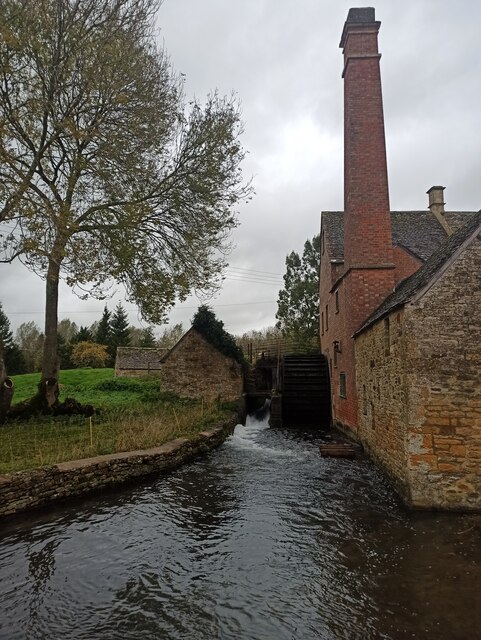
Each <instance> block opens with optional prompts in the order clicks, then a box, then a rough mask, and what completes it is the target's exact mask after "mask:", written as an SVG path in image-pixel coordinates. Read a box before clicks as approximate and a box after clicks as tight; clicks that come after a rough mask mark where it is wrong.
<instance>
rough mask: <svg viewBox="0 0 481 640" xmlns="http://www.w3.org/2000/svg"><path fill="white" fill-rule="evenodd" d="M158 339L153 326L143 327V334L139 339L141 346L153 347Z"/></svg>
mask: <svg viewBox="0 0 481 640" xmlns="http://www.w3.org/2000/svg"><path fill="white" fill-rule="evenodd" d="M155 345H156V341H155V336H154V329H153V328H152V327H147V328H146V329H142V336H141V338H140V341H139V347H144V348H149V349H152V348H153V347H155Z"/></svg>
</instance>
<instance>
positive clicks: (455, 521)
mask: <svg viewBox="0 0 481 640" xmlns="http://www.w3.org/2000/svg"><path fill="white" fill-rule="evenodd" d="M319 442H320V439H319V437H318V436H315V435H313V434H312V433H304V434H302V433H299V432H296V431H287V430H272V429H269V428H268V426H267V423H266V422H258V421H255V420H252V421H250V422H248V424H247V425H246V426H244V427H242V426H239V427H238V428H237V429H236V432H235V434H234V435H233V436H232V437H231V438H230V439H229V440H228V441H227V442H226V443H225V444H224V446H223V447H221V448H220V449H219V450H218V451H216V452H213V453H212V454H210V455H209V456H208V457H206V458H204V459H203V460H200V461H198V462H196V463H193V464H191V465H188V466H186V467H184V468H182V469H179V470H177V471H176V472H175V473H173V474H171V475H169V476H167V477H164V478H161V479H159V480H156V481H154V482H151V483H146V484H144V485H138V486H136V487H134V488H129V489H126V490H123V491H119V492H118V493H114V494H109V495H106V496H104V497H100V498H96V499H87V500H83V501H81V502H80V503H77V504H75V505H69V506H65V507H62V508H57V509H55V510H52V511H50V512H49V513H46V514H42V515H38V514H37V515H29V516H26V517H25V518H17V519H15V520H11V521H10V522H9V523H7V526H6V527H5V529H4V531H3V532H2V534H0V603H1V604H0V614H1V615H0V638H1V639H5V640H7V639H8V640H16V639H17V638H18V639H22V640H23V639H26V640H27V639H28V640H33V639H35V640H36V639H39V638H63V639H64V640H67V639H69V638H75V639H76V640H84V639H85V640H87V639H88V640H95V639H96V638H106V639H112V640H114V639H117V638H119V639H121V640H129V639H130V638H132V639H134V638H135V639H136V640H143V639H144V638H145V639H146V640H147V639H149V640H152V639H155V638H162V639H163V638H166V639H173V640H175V639H177V638H182V639H183V640H190V639H192V640H194V639H195V640H203V639H205V640H214V639H217V638H218V639H220V640H230V639H232V640H234V639H235V640H242V639H246V640H255V639H257V638H259V639H262V640H264V639H271V638H272V639H273V640H284V639H285V640H292V639H293V638H295V639H298V638H299V639H302V640H310V639H316V640H319V639H321V640H331V639H338V638H346V639H349V640H356V639H357V638H359V639H362V640H366V639H367V640H369V639H370V638H372V639H373V640H377V639H379V638H385V639H386V640H398V639H401V638H407V637H409V638H412V637H418V638H423V639H426V638H435V639H436V640H456V639H457V638H459V640H461V639H463V640H464V639H465V638H470V639H471V638H473V639H474V638H477V637H480V635H476V634H479V629H480V628H481V620H480V619H479V614H478V613H477V607H476V602H477V593H478V589H479V584H480V583H481V551H480V545H479V540H480V533H481V520H480V518H479V517H478V516H440V515H436V514H409V513H407V512H405V511H404V510H403V509H402V507H401V506H400V504H399V502H398V500H397V498H396V497H395V495H394V494H393V492H392V491H391V489H390V487H389V486H388V484H387V483H386V481H385V480H384V478H383V477H382V475H381V474H380V473H379V472H378V471H377V470H376V469H375V468H374V467H373V466H372V465H371V464H370V463H369V461H367V460H360V461H356V462H351V461H345V460H331V459H322V458H320V456H319V453H318V445H319Z"/></svg>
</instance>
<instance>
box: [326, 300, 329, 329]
mask: <svg viewBox="0 0 481 640" xmlns="http://www.w3.org/2000/svg"><path fill="white" fill-rule="evenodd" d="M326 331H329V307H328V306H327V304H326Z"/></svg>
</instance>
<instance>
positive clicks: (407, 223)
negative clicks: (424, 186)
mask: <svg viewBox="0 0 481 640" xmlns="http://www.w3.org/2000/svg"><path fill="white" fill-rule="evenodd" d="M475 213H476V212H475V211H446V212H445V213H444V217H445V218H446V220H447V222H448V224H449V225H450V227H451V228H452V229H453V231H456V230H457V229H459V228H460V227H461V226H463V224H464V223H465V222H466V221H467V220H469V218H470V217H472V216H473V215H474V214H475ZM391 221H392V235H393V244H394V245H395V246H399V247H404V248H405V249H407V250H408V251H410V252H411V253H413V254H414V255H415V256H417V257H418V258H419V259H420V260H422V261H423V262H424V261H426V260H427V259H428V258H429V257H430V256H431V255H432V254H433V252H434V251H435V250H436V249H437V247H438V246H439V245H440V244H441V243H442V242H443V241H444V240H445V239H446V232H445V231H444V229H443V227H442V226H441V224H440V223H439V222H438V220H437V218H436V217H435V215H434V214H433V213H431V211H429V210H426V211H391ZM322 227H323V229H324V232H325V237H324V242H325V243H326V247H327V250H328V252H329V256H330V258H331V260H343V259H344V215H343V212H342V211H323V212H322Z"/></svg>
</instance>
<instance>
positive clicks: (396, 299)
mask: <svg viewBox="0 0 481 640" xmlns="http://www.w3.org/2000/svg"><path fill="white" fill-rule="evenodd" d="M476 230H478V232H481V211H478V213H475V214H471V216H470V217H469V218H468V221H467V222H466V224H465V225H463V226H462V227H459V228H458V230H457V231H456V232H455V233H453V235H452V236H449V237H448V238H447V239H445V241H444V242H443V243H442V244H441V245H440V246H439V247H438V248H437V249H436V251H435V252H434V253H433V254H432V255H431V257H430V258H429V259H428V260H426V262H425V263H424V264H423V265H422V266H421V267H419V269H418V270H417V271H416V272H415V273H413V274H412V275H411V276H409V278H406V279H405V280H403V281H402V282H400V283H399V285H398V286H397V288H396V289H395V290H394V291H393V293H391V294H390V295H389V296H388V297H387V298H386V299H385V300H384V302H383V303H382V304H381V305H380V306H379V307H378V308H377V309H376V310H375V311H374V312H373V313H372V314H371V315H370V316H369V318H368V319H367V320H366V322H365V323H364V324H363V325H362V326H361V327H360V328H359V329H358V330H357V331H356V333H355V334H354V335H357V334H359V333H361V332H362V331H364V329H367V328H368V327H369V326H370V325H372V324H373V323H374V322H377V321H378V320H380V319H381V318H383V317H385V316H387V315H388V314H389V313H391V312H392V311H394V309H396V308H398V307H401V306H403V305H404V304H406V303H407V302H409V301H410V300H411V299H412V298H413V297H414V296H415V295H416V294H417V293H418V292H420V291H421V290H422V289H423V288H424V287H426V286H427V285H428V284H429V283H430V282H431V281H432V279H433V278H434V277H435V276H436V274H437V273H438V272H439V271H440V270H441V268H442V267H443V266H444V265H445V264H446V263H447V262H448V261H449V259H450V258H451V257H452V256H453V255H454V254H455V253H456V251H457V249H459V248H460V247H461V245H462V244H463V243H464V242H465V241H466V240H468V239H469V238H470V237H471V236H472V235H473V234H475V233H476Z"/></svg>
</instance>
